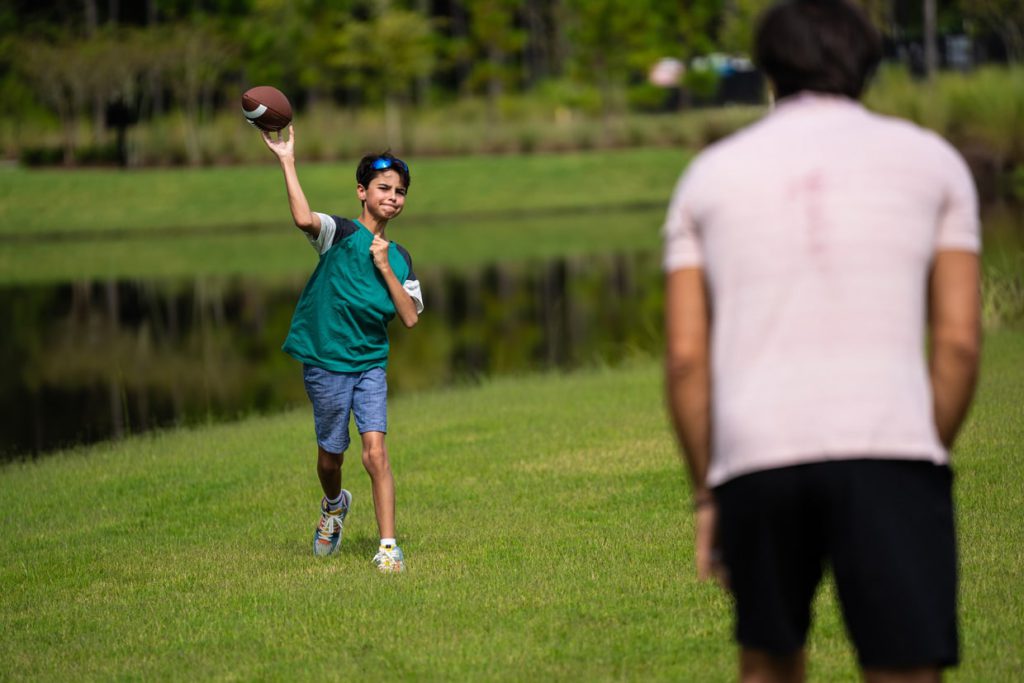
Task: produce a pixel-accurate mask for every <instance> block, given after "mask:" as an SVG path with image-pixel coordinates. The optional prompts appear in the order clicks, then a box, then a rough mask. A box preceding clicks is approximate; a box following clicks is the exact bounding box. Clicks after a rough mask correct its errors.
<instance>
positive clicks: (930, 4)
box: [924, 0, 939, 80]
mask: <svg viewBox="0 0 1024 683" xmlns="http://www.w3.org/2000/svg"><path fill="white" fill-rule="evenodd" d="M938 68H939V53H938V45H937V43H936V35H935V0H924V69H925V77H926V78H927V79H928V80H932V79H933V78H935V72H936V71H937V70H938Z"/></svg>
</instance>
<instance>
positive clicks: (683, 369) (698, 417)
mask: <svg viewBox="0 0 1024 683" xmlns="http://www.w3.org/2000/svg"><path fill="white" fill-rule="evenodd" d="M709 328H710V318H709V311H708V303H707V296H706V291H705V285H704V273H703V271H702V270H701V269H699V268H684V269H682V270H676V271H673V272H672V273H669V275H668V278H667V280H666V284H665V337H666V357H665V387H666V390H667V393H668V406H669V413H670V415H671V417H672V424H673V426H674V427H675V431H676V435H677V436H678V438H679V443H680V445H682V447H683V456H684V458H685V460H686V464H687V467H688V468H689V471H690V479H691V480H692V482H693V487H694V495H695V496H698V497H700V496H706V495H707V492H706V482H705V478H706V476H707V471H708V461H709V459H710V455H711V453H710V450H711V407H710V400H711V368H710V350H709Z"/></svg>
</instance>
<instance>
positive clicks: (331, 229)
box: [306, 211, 338, 256]
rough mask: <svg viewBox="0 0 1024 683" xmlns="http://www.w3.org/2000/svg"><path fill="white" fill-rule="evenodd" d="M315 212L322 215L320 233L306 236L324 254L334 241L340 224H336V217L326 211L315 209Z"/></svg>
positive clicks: (318, 251) (319, 252) (317, 250)
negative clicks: (321, 211) (314, 235)
mask: <svg viewBox="0 0 1024 683" xmlns="http://www.w3.org/2000/svg"><path fill="white" fill-rule="evenodd" d="M313 213H315V214H316V215H317V216H320V234H319V235H317V236H316V237H312V236H310V235H306V238H307V239H309V243H310V244H312V245H313V248H314V249H316V252H317V253H318V254H320V255H321V256H322V255H323V254H324V252H326V251H327V250H328V249H330V248H331V245H332V244H333V243H334V233H335V231H336V230H337V229H338V226H337V224H335V222H334V219H333V218H331V217H330V216H328V215H327V214H326V213H320V212H319V211H314V212H313Z"/></svg>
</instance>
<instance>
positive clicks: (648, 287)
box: [0, 253, 662, 458]
mask: <svg viewBox="0 0 1024 683" xmlns="http://www.w3.org/2000/svg"><path fill="white" fill-rule="evenodd" d="M420 277H421V281H422V285H423V291H424V296H425V298H426V303H427V310H426V311H425V313H424V315H423V316H422V317H421V319H420V324H419V325H417V326H416V327H415V328H414V329H412V330H405V329H404V328H402V327H401V325H399V324H397V323H396V324H395V325H393V326H392V328H391V331H392V356H391V365H390V368H389V373H388V374H389V384H390V387H391V390H392V394H393V395H394V394H400V393H402V392H405V391H409V390H413V389H422V388H428V387H437V386H443V385H447V384H452V383H457V382H460V381H466V380H472V379H473V378H477V377H480V376H487V375H494V374H505V373H515V372H523V371H528V370H535V369H545V368H573V367H579V366H581V365H588V364H593V363H615V362H617V361H619V360H621V359H623V358H624V357H627V356H630V355H635V354H638V353H651V352H654V351H656V350H657V349H658V348H659V347H660V343H661V341H660V340H661V336H662V334H661V308H662V306H661V302H662V292H661V276H660V272H659V268H658V257H657V255H656V254H650V253H647V254H614V255H606V256H587V257H580V258H568V259H559V260H556V261H551V262H547V263H534V264H523V265H515V266H496V265H495V266H488V267H484V268H480V269H477V270H471V271H460V272H443V271H426V272H421V273H420ZM303 283H304V278H297V279H295V280H293V281H289V282H277V283H274V284H267V283H263V282H261V281H259V280H257V279H255V278H238V279H209V278H204V279H198V280H194V281H171V282H168V281H159V282H129V281H109V282H78V283H73V284H65V285H59V286H19V287H8V288H2V289H0V320H2V321H6V322H7V324H6V325H5V327H6V329H5V330H4V332H3V334H2V335H0V363H2V367H3V368H4V371H3V372H2V379H0V410H2V411H3V415H4V419H3V421H2V427H0V458H10V457H17V456H20V455H25V454H39V453H43V452H46V451H49V450H53V449H56V448H60V447H63V446H68V445H72V444H79V443H89V442H94V441H98V440H103V439H109V438H119V437H122V436H124V435H126V434H130V433H137V432H142V431H145V430H148V429H152V428H155V427H163V426H170V425H180V424H193V423H196V422H202V421H208V420H220V419H229V418H234V417H237V416H240V415H244V414H249V413H253V412H266V411H273V410H278V409H280V408H284V407H288V406H294V405H301V404H304V403H305V402H306V397H305V393H304V391H303V386H302V380H301V372H300V368H299V365H298V363H297V362H296V361H294V360H292V359H291V358H290V357H289V356H287V355H285V354H284V353H283V352H282V351H281V350H280V346H281V342H282V341H283V339H284V337H285V334H286V333H287V330H288V324H289V322H290V319H291V314H292V310H293V308H294V305H295V301H296V299H297V297H298V294H299V292H300V291H301V288H302V285H303Z"/></svg>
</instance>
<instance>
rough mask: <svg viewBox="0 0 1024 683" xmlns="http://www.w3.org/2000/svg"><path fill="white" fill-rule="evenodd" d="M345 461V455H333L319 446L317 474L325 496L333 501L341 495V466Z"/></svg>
mask: <svg viewBox="0 0 1024 683" xmlns="http://www.w3.org/2000/svg"><path fill="white" fill-rule="evenodd" d="M344 461H345V454H344V453H331V452H329V451H325V450H324V449H323V447H322V446H319V445H318V446H317V455H316V474H317V476H318V477H320V487H321V488H322V489H323V490H324V495H325V496H327V498H329V499H331V500H333V499H335V498H337V497H338V495H339V494H340V493H341V464H342V463H343V462H344Z"/></svg>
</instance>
